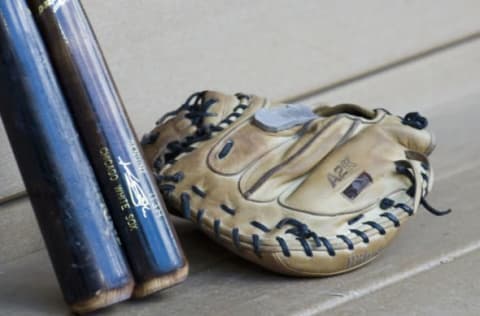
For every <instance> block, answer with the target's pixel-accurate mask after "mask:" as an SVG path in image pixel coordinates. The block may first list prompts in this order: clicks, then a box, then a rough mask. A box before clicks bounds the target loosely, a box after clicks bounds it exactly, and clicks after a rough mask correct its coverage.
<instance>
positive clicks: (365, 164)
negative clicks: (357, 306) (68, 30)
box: [143, 92, 449, 276]
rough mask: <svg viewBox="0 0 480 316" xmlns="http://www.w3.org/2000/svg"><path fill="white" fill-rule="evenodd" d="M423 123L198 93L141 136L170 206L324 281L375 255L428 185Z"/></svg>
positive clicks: (249, 253) (214, 232)
mask: <svg viewBox="0 0 480 316" xmlns="http://www.w3.org/2000/svg"><path fill="white" fill-rule="evenodd" d="M426 126H427V120H426V119H425V118H423V117H422V116H420V115H419V114H418V113H410V114H408V115H407V116H405V117H404V118H401V117H397V116H393V115H391V114H390V113H389V112H388V111H386V110H383V109H377V110H368V109H365V108H362V107H359V106H356V105H338V106H335V107H326V106H322V107H317V108H316V109H314V110H310V109H309V108H307V107H305V106H301V105H284V104H271V103H270V102H269V101H268V100H266V99H263V98H260V97H257V96H247V95H244V94H238V95H236V96H226V95H223V94H220V93H215V92H203V93H200V94H196V95H194V96H193V97H192V98H191V99H190V100H188V101H187V103H186V104H185V105H183V106H182V107H181V108H180V109H179V110H178V111H176V112H173V113H169V114H168V115H167V116H166V117H165V118H164V119H163V120H162V121H161V122H159V125H158V126H157V127H156V129H155V130H154V131H153V132H152V133H150V134H148V135H147V136H146V137H145V138H144V141H143V144H144V148H145V153H146V155H147V159H149V160H150V161H151V162H152V164H154V166H155V169H156V172H157V178H158V181H159V187H160V189H161V191H162V192H163V193H164V195H165V198H166V202H167V205H168V206H169V208H170V210H171V211H173V212H176V213H177V214H181V215H183V216H184V217H186V218H188V219H190V220H192V221H193V222H195V223H197V224H198V225H199V227H200V228H201V229H202V230H203V231H205V232H206V233H207V234H208V235H209V236H211V237H212V238H213V239H215V240H216V241H218V242H219V243H220V244H222V245H223V246H225V247H227V248H228V249H230V250H231V251H233V252H235V253H237V254H238V255H240V256H242V257H244V258H246V259H248V260H250V261H253V262H255V263H258V264H260V265H262V266H264V267H266V268H268V269H271V270H274V271H277V272H280V273H284V274H288V275H301V276H322V275H332V274H337V273H341V272H345V271H349V270H352V269H354V268H357V267H360V266H362V265H363V264H365V263H367V262H369V261H370V260H372V259H373V258H375V257H376V256H377V255H378V254H379V252H380V251H381V250H382V249H383V248H385V247H386V246H387V245H388V244H389V243H390V241H391V240H392V238H393V237H394V236H395V235H396V233H397V231H398V228H399V227H400V226H401V225H402V224H403V223H404V222H405V221H406V220H407V219H408V218H409V217H410V216H412V215H413V214H415V212H416V211H417V210H418V208H419V206H420V204H423V205H424V206H425V208H426V209H427V210H429V211H430V212H432V213H434V214H436V215H443V214H446V213H448V212H449V210H448V211H444V212H441V211H437V210H435V209H433V208H432V207H430V206H429V205H428V204H427V203H426V201H425V200H424V197H425V196H426V194H427V193H428V191H429V190H430V189H431V187H432V184H433V171H432V169H431V166H430V165H429V162H428V160H427V157H426V156H427V155H428V154H430V153H431V152H432V150H433V148H434V141H433V137H432V135H431V134H430V133H429V132H427V131H426V130H425V127H426Z"/></svg>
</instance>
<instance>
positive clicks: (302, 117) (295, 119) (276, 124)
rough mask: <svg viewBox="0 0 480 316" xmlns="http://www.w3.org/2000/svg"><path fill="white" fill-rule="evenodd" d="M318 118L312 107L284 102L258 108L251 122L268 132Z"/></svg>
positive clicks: (281, 129)
mask: <svg viewBox="0 0 480 316" xmlns="http://www.w3.org/2000/svg"><path fill="white" fill-rule="evenodd" d="M316 118H318V115H317V114H315V113H314V112H313V111H312V109H311V108H310V107H308V106H306V105H303V104H286V105H283V106H279V107H274V108H268V109H260V110H258V111H257V112H256V113H255V116H254V119H253V122H254V123H255V124H256V125H257V126H258V127H260V128H261V129H263V130H265V131H268V132H279V131H283V130H286V129H289V128H292V127H294V126H297V125H301V124H305V123H307V122H309V121H311V120H314V119H316Z"/></svg>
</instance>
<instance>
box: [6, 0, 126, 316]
mask: <svg viewBox="0 0 480 316" xmlns="http://www.w3.org/2000/svg"><path fill="white" fill-rule="evenodd" d="M0 100H1V102H0V113H1V116H2V120H3V122H4V125H5V129H6V131H7V134H8V138H9V141H10V144H11V146H12V148H13V151H14V155H15V157H16V160H17V163H18V165H19V168H20V171H21V174H22V177H23V181H24V183H25V186H26V188H27V191H28V194H29V197H30V200H31V204H32V206H33V209H34V212H35V215H36V218H37V221H38V224H39V226H40V230H41V233H42V235H43V238H44V240H45V244H46V246H47V250H48V252H49V256H50V259H51V261H52V264H53V267H54V270H55V273H56V276H57V279H58V281H59V283H60V286H61V288H62V292H63V295H64V298H65V300H66V302H67V303H68V304H69V305H70V307H71V309H72V310H73V311H74V312H77V313H84V312H89V311H93V310H96V309H98V308H102V307H105V306H108V305H111V304H113V303H115V302H118V301H121V300H125V299H127V298H129V297H130V296H131V293H132V291H133V287H134V282H133V277H132V276H131V273H130V271H129V268H128V263H127V262H126V259H125V257H124V255H123V254H122V250H121V248H120V246H119V244H118V241H117V236H116V233H115V231H114V228H113V224H112V223H111V221H110V219H109V216H108V212H107V209H106V206H105V203H104V201H103V199H102V196H101V193H100V190H99V187H98V184H97V182H96V179H95V175H94V173H93V170H92V168H91V166H90V164H89V162H88V159H87V157H86V154H85V152H84V151H83V149H82V145H81V143H80V138H79V135H78V133H77V132H76V130H75V128H74V125H73V124H74V123H73V121H72V118H71V116H70V113H69V111H68V109H67V106H66V103H65V100H64V97H63V95H62V93H61V91H60V88H59V86H58V82H57V81H56V78H55V75H54V72H53V69H52V66H51V64H50V63H49V60H48V55H47V52H46V49H45V47H44V46H43V42H42V40H41V38H40V35H39V33H38V30H37V27H36V25H35V21H34V19H33V16H32V14H31V12H30V10H29V8H28V7H27V5H26V3H25V2H24V0H2V1H0Z"/></svg>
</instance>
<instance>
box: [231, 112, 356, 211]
mask: <svg viewBox="0 0 480 316" xmlns="http://www.w3.org/2000/svg"><path fill="white" fill-rule="evenodd" d="M355 126H356V123H355V121H354V120H351V119H349V118H347V117H335V118H328V119H325V118H323V119H319V120H316V121H314V122H312V124H311V125H310V126H308V128H306V130H305V131H304V132H303V133H302V134H301V135H299V136H298V138H296V139H292V140H291V141H289V142H286V143H284V144H282V145H281V146H278V147H277V148H275V149H274V150H272V151H270V152H268V153H267V154H265V155H264V156H263V157H261V158H260V159H259V160H258V161H256V162H255V163H254V164H252V165H251V166H249V168H248V169H247V170H246V171H245V173H244V174H243V175H242V177H241V179H240V191H241V193H242V194H243V196H244V197H245V198H247V199H249V200H252V201H257V202H266V201H272V200H274V199H276V198H277V197H278V196H279V195H280V193H281V192H283V191H285V190H287V189H288V188H289V187H292V186H294V185H295V183H298V182H299V181H302V179H304V178H305V177H306V176H307V174H308V172H309V171H310V170H311V169H312V168H314V167H315V166H316V165H318V164H319V163H320V162H321V161H322V160H323V159H324V158H325V157H327V156H328V155H329V154H330V153H331V152H332V151H333V150H334V149H335V148H336V147H337V146H339V145H340V144H342V143H343V142H344V141H346V140H348V138H349V137H350V136H351V135H352V134H353V132H354V130H355Z"/></svg>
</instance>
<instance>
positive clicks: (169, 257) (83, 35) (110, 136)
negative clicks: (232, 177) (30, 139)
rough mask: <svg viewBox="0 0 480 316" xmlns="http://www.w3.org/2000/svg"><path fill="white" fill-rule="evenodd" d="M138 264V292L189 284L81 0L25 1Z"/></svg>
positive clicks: (128, 251)
mask: <svg viewBox="0 0 480 316" xmlns="http://www.w3.org/2000/svg"><path fill="white" fill-rule="evenodd" d="M27 3H28V4H29V5H30V9H31V10H32V12H33V14H34V16H35V19H36V22H37V25H38V26H39V29H40V33H41V35H42V37H43V40H44V42H45V44H46V46H47V49H48V51H49V54H50V58H51V60H52V63H53V65H54V68H55V70H56V73H57V76H58V78H59V81H60V84H61V86H62V89H63V92H64V94H65V96H66V98H67V103H68V106H69V108H70V111H71V113H72V115H73V118H74V121H75V123H76V126H77V129H78V131H79V133H80V136H81V138H82V140H83V143H84V146H85V148H86V151H87V154H88V156H89V158H90V161H91V163H92V165H93V168H94V170H95V174H96V176H97V179H98V181H99V183H100V184H101V188H102V191H103V195H104V197H105V201H106V203H107V205H108V207H109V209H110V212H111V214H112V218H113V221H114V224H115V226H116V228H117V230H118V232H119V235H120V239H121V240H122V245H123V247H124V249H125V252H126V255H127V257H128V261H129V263H130V267H131V269H132V272H133V275H134V278H135V283H136V287H135V290H134V296H136V297H142V296H146V295H149V294H151V293H153V292H156V291H159V290H161V289H163V288H166V287H170V286H172V285H175V284H177V283H179V282H181V281H183V280H184V279H185V278H186V276H187V273H188V264H187V261H186V259H185V256H184V254H183V251H182V249H181V247H180V245H179V243H178V240H177V236H176V234H175V232H174V230H173V227H172V225H171V223H170V219H169V218H168V215H167V214H166V211H165V206H164V203H163V200H162V199H161V196H160V194H159V192H158V189H157V187H156V185H155V182H154V180H153V178H152V175H151V173H150V170H149V169H148V167H147V165H146V163H145V161H144V158H143V156H142V153H141V148H140V146H139V144H138V142H137V137H136V135H135V134H134V132H133V129H132V126H131V124H130V121H129V119H128V116H127V114H126V112H125V110H124V106H123V103H122V101H121V98H120V96H119V93H118V91H117V88H116V86H115V84H114V82H113V79H112V76H111V74H110V72H109V69H108V67H107V65H106V62H105V59H104V57H103V54H102V52H101V49H100V47H99V44H98V42H97V39H96V37H95V34H94V32H93V30H92V28H91V26H90V23H89V21H88V19H87V16H86V14H85V12H84V10H83V7H82V5H81V3H80V1H78V0H66V1H65V0H61V1H45V0H27Z"/></svg>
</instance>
